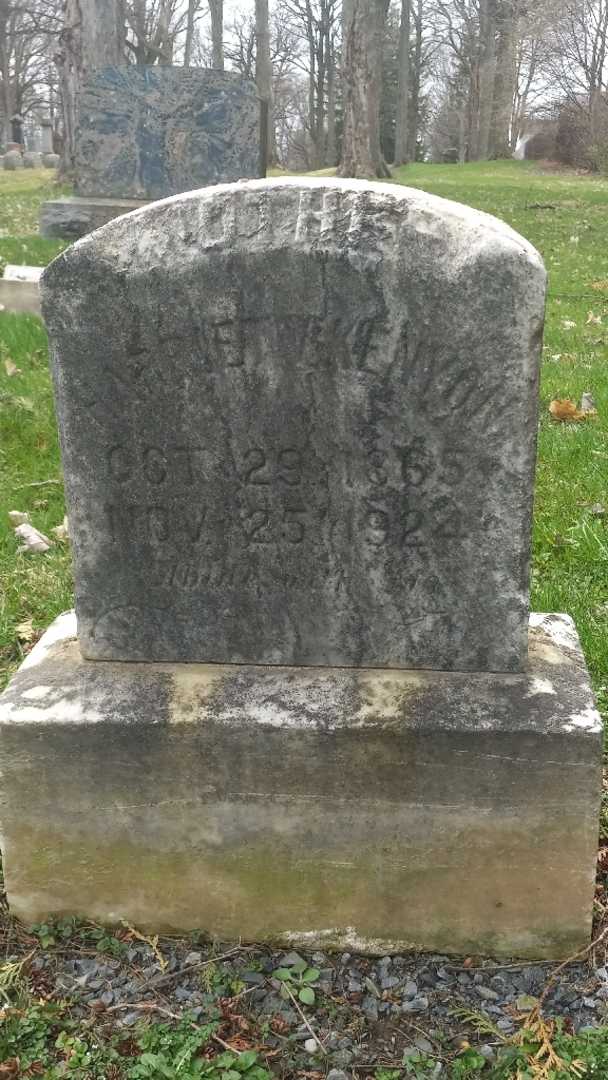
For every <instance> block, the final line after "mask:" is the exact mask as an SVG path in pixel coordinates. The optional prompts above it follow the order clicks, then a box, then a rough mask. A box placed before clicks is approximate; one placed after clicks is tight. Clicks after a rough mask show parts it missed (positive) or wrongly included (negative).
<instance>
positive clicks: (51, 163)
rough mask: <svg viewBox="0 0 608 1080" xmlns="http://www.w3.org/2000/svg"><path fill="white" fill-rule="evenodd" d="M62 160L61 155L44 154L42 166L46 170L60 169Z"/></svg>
mask: <svg viewBox="0 0 608 1080" xmlns="http://www.w3.org/2000/svg"><path fill="white" fill-rule="evenodd" d="M60 160H61V159H60V157H59V154H53V153H44V154H43V155H42V164H43V165H44V168H45V169H58V168H59V162H60Z"/></svg>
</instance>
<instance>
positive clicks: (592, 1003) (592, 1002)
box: [583, 997, 597, 1009]
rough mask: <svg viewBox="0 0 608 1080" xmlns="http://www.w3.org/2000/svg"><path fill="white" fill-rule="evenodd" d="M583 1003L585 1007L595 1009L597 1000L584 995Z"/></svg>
mask: <svg viewBox="0 0 608 1080" xmlns="http://www.w3.org/2000/svg"><path fill="white" fill-rule="evenodd" d="M583 1005H584V1006H585V1008H586V1009H597V1001H596V999H595V998H592V997H584V998H583Z"/></svg>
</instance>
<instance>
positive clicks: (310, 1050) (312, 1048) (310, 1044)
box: [304, 1039, 319, 1054]
mask: <svg viewBox="0 0 608 1080" xmlns="http://www.w3.org/2000/svg"><path fill="white" fill-rule="evenodd" d="M304 1049H305V1050H306V1053H307V1054H316V1053H317V1051H318V1049H319V1044H318V1042H317V1040H316V1039H307V1040H306V1042H305V1043H304Z"/></svg>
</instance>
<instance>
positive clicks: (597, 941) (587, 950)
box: [538, 926, 608, 1005]
mask: <svg viewBox="0 0 608 1080" xmlns="http://www.w3.org/2000/svg"><path fill="white" fill-rule="evenodd" d="M607 937H608V926H605V927H604V929H603V930H602V932H601V934H598V936H597V937H596V938H594V939H593V941H591V942H589V944H588V945H585V948H584V949H579V951H578V952H577V953H573V955H572V956H569V957H568V959H567V960H564V962H563V963H562V964H560V965H559V967H556V969H555V971H552V972H551V975H550V976H549V978H548V979H547V982H546V983H545V986H544V988H543V991H542V993H541V994H540V996H539V999H538V1003H539V1005H542V1004H543V1002H544V1000H545V998H546V997H547V994H548V993H549V991H550V990H551V987H552V986H553V985H554V984H555V980H556V979H557V976H558V975H559V974H560V973H561V972H562V971H563V970H564V968H567V967H568V966H569V964H574V962H575V961H576V960H582V959H583V957H585V956H587V955H588V953H590V952H591V951H592V950H593V949H596V948H597V946H598V945H599V944H600V943H601V942H602V941H605V939H606V938H607Z"/></svg>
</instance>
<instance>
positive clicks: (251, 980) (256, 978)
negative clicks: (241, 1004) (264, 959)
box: [239, 971, 266, 986]
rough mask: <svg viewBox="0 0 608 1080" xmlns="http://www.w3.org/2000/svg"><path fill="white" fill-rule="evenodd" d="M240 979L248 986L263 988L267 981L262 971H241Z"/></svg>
mask: <svg viewBox="0 0 608 1080" xmlns="http://www.w3.org/2000/svg"><path fill="white" fill-rule="evenodd" d="M239 977H240V978H241V979H242V980H243V982H244V983H247V985H248V986H263V985H264V983H265V981H266V980H265V979H264V976H263V975H262V973H261V972H260V971H241V972H240V973H239Z"/></svg>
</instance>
